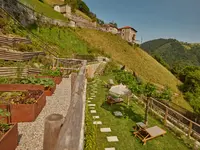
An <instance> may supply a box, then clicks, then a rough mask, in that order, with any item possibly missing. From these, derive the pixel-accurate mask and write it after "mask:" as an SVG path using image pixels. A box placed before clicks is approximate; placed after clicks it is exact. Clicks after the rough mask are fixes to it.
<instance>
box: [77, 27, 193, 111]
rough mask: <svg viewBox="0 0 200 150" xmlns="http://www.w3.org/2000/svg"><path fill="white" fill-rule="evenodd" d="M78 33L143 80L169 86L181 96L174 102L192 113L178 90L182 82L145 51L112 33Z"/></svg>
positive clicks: (79, 31) (83, 31)
mask: <svg viewBox="0 0 200 150" xmlns="http://www.w3.org/2000/svg"><path fill="white" fill-rule="evenodd" d="M76 32H77V34H78V35H79V36H80V37H81V38H82V39H84V40H85V41H86V42H88V43H89V44H90V45H91V46H92V47H94V48H96V49H99V50H100V51H102V52H104V53H105V54H107V55H109V56H110V57H111V58H112V59H113V60H115V61H117V62H119V63H121V64H123V65H125V66H126V68H128V69H130V70H132V71H135V72H136V73H137V74H138V76H139V77H141V78H142V79H143V80H145V81H148V82H152V83H156V84H157V85H161V86H165V85H167V86H169V87H170V88H171V89H172V90H173V91H174V92H176V93H178V94H179V96H177V97H176V98H174V99H173V102H174V103H176V104H177V105H180V106H182V107H184V108H186V109H188V110H191V111H192V108H191V106H190V105H189V103H188V102H187V101H186V100H184V98H183V97H182V94H181V92H180V91H179V90H178V88H177V85H179V84H180V81H179V80H178V79H177V78H176V77H175V76H174V75H173V74H172V73H171V72H170V71H169V70H167V69H166V68H165V67H163V66H162V65H161V64H160V63H158V62H157V61H156V60H155V59H154V58H153V57H151V56H150V55H148V54H147V53H146V52H145V51H143V50H142V49H140V48H134V47H133V46H130V45H129V44H128V43H127V42H126V41H124V40H122V39H121V37H120V36H116V35H113V34H111V33H106V32H101V31H96V30H90V29H81V30H76Z"/></svg>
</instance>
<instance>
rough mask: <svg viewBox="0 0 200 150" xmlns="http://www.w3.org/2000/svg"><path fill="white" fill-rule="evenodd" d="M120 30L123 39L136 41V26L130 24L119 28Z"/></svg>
mask: <svg viewBox="0 0 200 150" xmlns="http://www.w3.org/2000/svg"><path fill="white" fill-rule="evenodd" d="M119 32H120V35H121V37H122V39H124V40H126V41H128V42H130V43H135V41H136V33H137V30H135V29H134V28H132V27H130V26H125V27H122V28H119Z"/></svg>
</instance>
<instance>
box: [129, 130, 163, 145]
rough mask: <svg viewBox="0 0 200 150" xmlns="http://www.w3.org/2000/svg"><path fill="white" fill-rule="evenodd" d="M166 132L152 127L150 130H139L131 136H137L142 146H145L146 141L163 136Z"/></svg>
mask: <svg viewBox="0 0 200 150" xmlns="http://www.w3.org/2000/svg"><path fill="white" fill-rule="evenodd" d="M166 133H167V132H166V131H165V130H163V129H161V128H160V127H158V126H154V127H151V128H146V129H142V128H141V129H140V130H138V131H136V132H134V133H133V134H134V135H135V136H137V137H138V138H139V139H140V140H142V142H143V144H144V145H145V144H146V142H147V141H148V140H151V139H154V138H156V137H158V136H163V135H164V134H166Z"/></svg>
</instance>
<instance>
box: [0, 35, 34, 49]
mask: <svg viewBox="0 0 200 150" xmlns="http://www.w3.org/2000/svg"><path fill="white" fill-rule="evenodd" d="M17 43H24V44H31V40H30V39H27V38H19V37H7V36H3V35H0V45H6V46H12V47H13V46H14V45H15V44H17Z"/></svg>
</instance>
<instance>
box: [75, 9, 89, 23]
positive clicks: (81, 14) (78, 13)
mask: <svg viewBox="0 0 200 150" xmlns="http://www.w3.org/2000/svg"><path fill="white" fill-rule="evenodd" d="M75 13H76V15H78V16H80V17H83V18H84V19H86V20H88V21H90V22H92V19H91V18H90V17H89V16H87V15H86V14H84V13H83V12H82V11H80V10H76V12H75Z"/></svg>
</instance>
